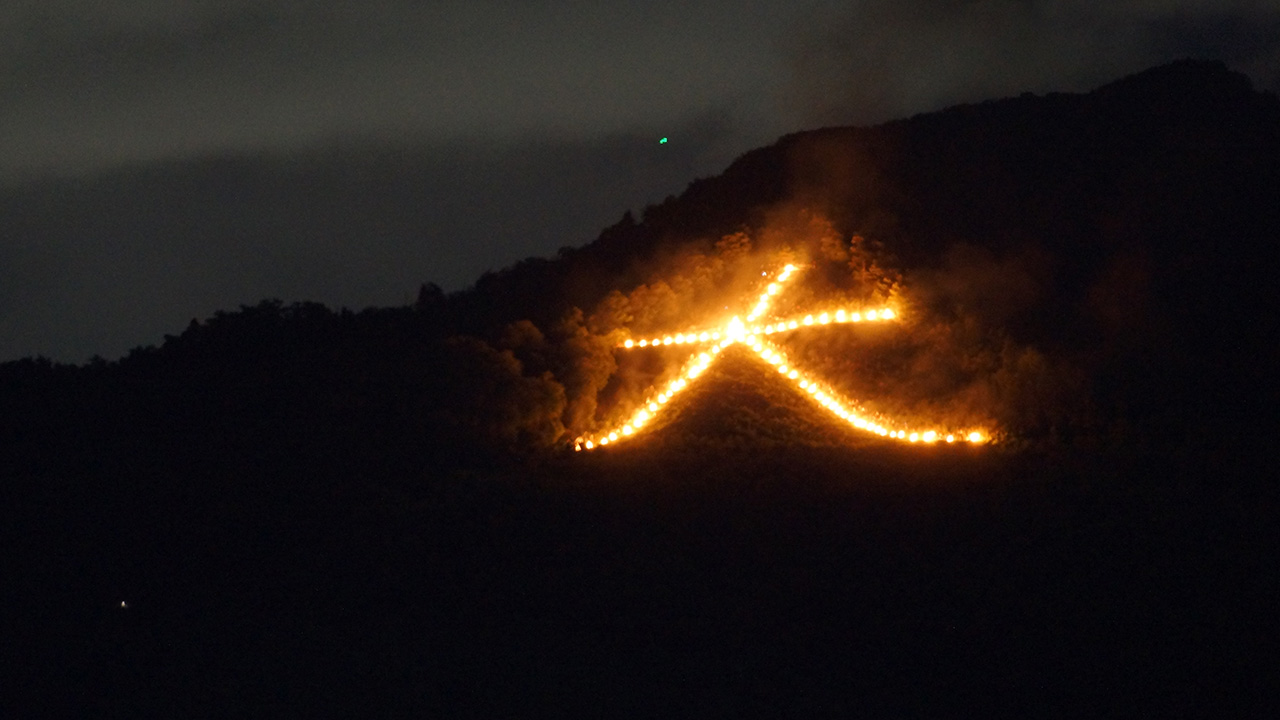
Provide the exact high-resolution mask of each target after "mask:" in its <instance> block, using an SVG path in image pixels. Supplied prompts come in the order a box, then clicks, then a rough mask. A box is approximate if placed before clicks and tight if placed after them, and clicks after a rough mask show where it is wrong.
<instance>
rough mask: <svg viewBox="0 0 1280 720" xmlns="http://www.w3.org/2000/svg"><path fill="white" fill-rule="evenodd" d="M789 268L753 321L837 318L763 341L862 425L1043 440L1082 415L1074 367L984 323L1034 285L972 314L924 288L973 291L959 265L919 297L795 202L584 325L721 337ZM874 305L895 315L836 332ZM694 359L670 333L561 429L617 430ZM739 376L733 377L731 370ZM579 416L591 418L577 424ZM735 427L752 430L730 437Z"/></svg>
mask: <svg viewBox="0 0 1280 720" xmlns="http://www.w3.org/2000/svg"><path fill="white" fill-rule="evenodd" d="M792 262H794V263H797V264H799V265H801V266H802V267H803V270H802V271H801V272H800V273H799V274H798V277H797V279H796V280H793V281H790V282H788V283H786V285H785V286H784V289H782V291H781V292H780V293H779V294H777V295H776V296H775V297H773V298H772V301H771V304H770V307H769V311H768V315H767V316H763V317H761V318H760V319H759V320H758V322H759V323H760V324H761V325H766V324H769V323H772V322H774V321H775V320H776V319H780V318H787V317H793V316H794V317H804V316H806V314H808V315H812V316H817V315H818V314H820V313H822V312H827V313H829V316H830V317H833V318H834V316H835V313H836V311H837V310H840V311H841V320H842V321H841V322H835V321H832V322H830V323H829V324H826V323H822V322H814V323H813V324H812V325H805V324H804V323H801V325H802V326H801V327H799V328H797V329H794V330H788V331H786V332H785V333H781V334H778V335H776V336H768V337H766V339H767V340H768V341H770V342H771V343H774V344H776V345H778V346H779V347H780V348H781V349H782V350H783V351H784V352H785V353H786V355H787V357H789V358H791V362H793V363H794V364H795V366H796V367H798V368H802V369H803V371H804V373H805V374H806V375H811V376H813V377H814V379H816V380H819V381H820V382H821V383H823V385H824V387H827V388H830V389H831V390H833V391H835V392H836V393H837V395H839V396H843V397H844V398H846V399H850V400H854V401H856V402H857V403H859V404H860V405H861V406H862V407H863V408H865V409H866V410H867V411H869V412H870V413H871V414H872V415H874V416H878V417H882V418H886V419H893V420H896V421H901V422H902V423H904V424H905V425H906V426H907V427H919V428H969V429H973V428H983V429H985V430H987V431H990V430H992V429H996V428H1000V429H1002V430H1003V432H1001V436H1002V437H1004V438H1006V439H1008V438H1012V437H1019V438H1029V437H1033V436H1043V435H1044V434H1045V433H1046V432H1047V431H1048V429H1049V428H1050V427H1056V426H1058V425H1064V424H1065V423H1069V422H1077V423H1078V422H1080V421H1081V420H1082V419H1083V418H1082V412H1083V405H1082V402H1083V398H1084V397H1085V395H1083V394H1082V393H1080V392H1079V390H1080V388H1079V387H1078V383H1077V382H1076V374H1075V373H1073V371H1072V369H1071V368H1070V367H1069V366H1067V365H1065V364H1062V363H1058V362H1057V361H1054V360H1052V359H1050V358H1049V357H1047V356H1046V355H1044V354H1043V353H1042V352H1040V351H1038V350H1037V349H1035V348H1033V347H1030V346H1026V345H1020V344H1018V343H1016V342H1014V341H1013V340H1012V339H1011V338H1010V337H1008V336H1007V335H1006V334H1005V333H1003V332H1002V331H1001V329H1000V324H999V323H1000V321H1001V319H1002V318H1001V316H1000V315H999V314H988V315H987V316H984V315H983V311H984V310H986V309H988V308H989V307H995V306H1000V305H1002V300H1001V298H1003V297H1013V296H1016V295H1018V294H1029V295H1032V296H1034V292H1035V291H1034V289H1028V288H1027V287H1020V286H1019V283H1018V282H1017V281H1014V282H1010V283H1004V284H1003V285H1001V284H999V283H995V284H993V286H992V287H988V288H987V294H986V300H987V301H988V303H989V304H988V305H982V304H977V305H974V306H973V307H968V303H967V299H968V296H966V295H965V294H963V293H957V292H953V293H951V294H947V293H945V292H939V291H938V290H936V289H933V290H931V289H929V283H930V282H932V283H933V284H935V285H937V286H939V287H943V288H945V287H949V286H948V285H947V282H950V283H952V284H954V286H955V287H961V288H969V287H970V286H971V285H977V286H981V285H982V284H983V277H982V276H983V274H984V273H986V274H988V275H989V274H990V269H988V268H981V269H967V268H962V267H959V266H958V267H957V269H955V270H954V271H951V272H941V273H938V274H936V275H935V276H934V277H932V278H928V277H927V276H926V282H925V284H924V286H923V287H924V288H925V289H924V290H916V289H915V288H914V287H913V285H912V281H911V277H910V275H909V274H904V273H903V272H902V271H901V270H900V269H898V268H897V267H896V266H895V264H894V258H893V257H892V255H891V254H890V253H889V252H887V251H886V249H885V248H884V246H883V244H882V243H880V242H879V241H877V240H874V239H868V238H866V237H863V236H861V235H853V236H844V235H842V234H841V233H840V232H839V231H837V230H836V229H835V228H834V226H833V225H832V223H831V222H830V221H829V220H827V219H826V218H825V217H823V216H822V215H821V214H819V213H815V212H812V211H809V210H805V209H801V208H798V207H797V206H795V205H789V204H788V205H784V206H780V207H779V208H777V209H776V210H775V211H774V212H772V213H770V220H769V221H768V223H767V224H766V225H765V226H764V227H762V228H759V229H757V230H754V231H752V232H749V233H748V232H740V233H735V234H732V235H728V236H725V237H723V238H721V239H720V240H719V241H718V242H716V243H715V244H714V247H713V248H712V249H711V250H698V249H694V248H692V247H690V248H687V249H685V250H684V251H677V252H672V253H670V254H669V255H668V256H667V257H665V258H663V259H661V260H659V261H656V262H655V263H654V265H653V268H652V269H651V271H650V272H651V277H650V280H649V281H648V282H645V283H642V284H640V285H638V286H636V287H634V288H633V289H631V290H630V291H629V292H626V293H624V292H620V291H614V292H612V293H611V294H609V296H607V297H606V298H605V299H604V300H603V301H602V302H601V303H600V304H599V305H598V306H597V307H596V308H595V310H594V311H593V312H592V313H591V315H590V317H589V320H588V327H589V328H590V330H591V332H592V333H593V334H594V335H596V336H597V337H600V338H605V339H607V340H608V341H609V343H610V344H611V345H612V346H613V347H615V348H616V347H618V346H619V345H621V344H622V342H623V341H624V340H626V339H632V338H641V337H647V336H659V337H660V336H662V335H667V336H668V337H669V336H671V335H677V336H679V335H680V334H682V333H686V332H690V331H693V332H698V331H702V330H706V329H708V328H712V329H718V328H722V327H724V326H725V323H726V322H727V321H728V318H729V317H730V316H738V317H747V313H748V311H749V310H750V305H751V304H753V303H754V298H755V297H756V296H757V295H759V293H760V292H761V291H762V290H763V289H764V285H765V284H766V283H768V282H769V281H770V280H769V278H767V277H766V278H762V274H763V273H764V272H768V271H776V270H777V269H778V268H781V267H782V266H783V265H784V264H786V263H792ZM939 278H946V282H942V281H940V280H939ZM988 279H989V278H988ZM1027 282H1030V281H1027ZM1024 284H1025V283H1024ZM880 307H891V308H894V309H895V310H896V317H895V319H894V320H893V321H892V322H885V323H870V322H863V323H861V324H854V323H846V322H843V320H844V318H845V317H846V313H849V314H850V315H849V317H851V316H852V315H851V313H854V312H857V313H859V314H862V313H865V312H866V311H867V310H868V309H870V308H880ZM904 318H905V319H904ZM691 352H692V353H693V354H695V355H696V354H697V353H698V350H692V351H691V350H690V348H689V347H688V346H683V345H682V344H681V342H680V341H679V339H678V337H677V340H676V343H675V344H674V345H673V346H670V347H668V346H662V347H654V348H649V349H647V350H646V349H638V350H636V351H634V352H631V351H628V352H620V353H618V357H617V362H618V364H619V365H618V368H619V370H618V373H617V374H616V375H614V376H613V377H612V378H610V380H609V382H608V383H607V384H602V385H598V386H597V389H598V390H599V393H598V395H595V396H593V397H590V398H588V399H586V400H585V401H584V402H586V403H588V404H595V403H598V404H599V406H600V412H599V413H598V414H597V415H596V416H595V417H594V418H587V417H585V416H582V415H579V416H578V417H577V418H576V419H577V420H578V421H579V422H577V423H566V424H567V425H568V429H569V430H570V431H571V432H588V431H592V430H596V429H598V428H600V427H605V428H609V427H622V423H623V422H625V419H626V418H627V417H629V416H630V414H631V413H632V412H633V411H634V410H635V409H636V408H637V407H640V406H641V405H642V404H644V403H648V402H649V399H647V394H649V393H651V392H653V391H652V388H654V387H665V386H666V385H667V384H669V383H671V382H673V381H674V380H676V379H677V378H678V377H679V375H680V373H681V372H682V371H683V369H684V368H685V365H686V362H687V361H688V360H689V357H690V354H691ZM739 364H741V363H740V362H739ZM757 369H758V370H759V373H760V374H759V375H758V376H757V380H758V384H759V385H760V387H758V388H757V389H756V391H757V392H758V393H761V394H764V393H766V392H770V393H774V394H775V395H776V392H777V388H771V387H769V389H768V390H766V388H767V387H768V386H769V384H768V379H769V377H770V376H771V375H772V371H773V370H774V368H773V367H770V366H769V365H766V364H763V363H761V364H760V365H759V367H758V368H757ZM715 372H716V371H715V370H714V369H712V370H711V373H712V375H713V376H714V375H715ZM738 376H739V378H741V377H744V376H743V375H742V373H741V371H740V370H739V372H738ZM736 382H737V383H738V384H739V385H740V384H741V382H742V381H741V379H739V380H738V381H736ZM582 389H583V390H588V388H585V387H584V388H582ZM792 392H794V391H792ZM573 396H574V393H570V397H571V398H573ZM666 412H668V413H669V412H670V410H667V411H666ZM584 420H590V421H591V422H588V423H586V424H581V421H584ZM773 420H774V421H778V420H779V418H777V417H774V419H773ZM742 422H743V421H741V420H740V421H739V424H741V423H742ZM662 424H663V423H662V422H659V426H660V425H662ZM755 430H756V431H757V432H758V433H759V437H761V438H764V437H768V436H769V435H770V431H769V430H768V429H767V428H756V429H755ZM743 431H745V432H752V430H751V429H750V428H747V429H745V430H743V429H742V428H739V432H743ZM966 432H967V431H966Z"/></svg>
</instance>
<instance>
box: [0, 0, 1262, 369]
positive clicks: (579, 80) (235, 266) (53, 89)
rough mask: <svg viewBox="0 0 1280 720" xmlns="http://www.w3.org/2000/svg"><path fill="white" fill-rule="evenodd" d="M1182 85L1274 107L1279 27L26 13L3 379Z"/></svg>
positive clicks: (457, 274) (976, 13) (369, 298)
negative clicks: (1070, 104)
mask: <svg viewBox="0 0 1280 720" xmlns="http://www.w3.org/2000/svg"><path fill="white" fill-rule="evenodd" d="M1185 56H1195V57H1203V58H1215V59H1220V60H1223V61H1225V62H1227V63H1228V64H1229V65H1230V66H1231V67H1232V68H1233V69H1236V70H1239V71H1242V72H1245V73H1246V74H1248V75H1249V76H1250V77H1251V78H1252V79H1253V81H1254V83H1255V85H1256V86H1258V87H1259V88H1264V89H1270V90H1275V89H1277V87H1280V0H1256V1H1253V2H1246V1H1244V0H1236V1H1233V0H1145V1H1143V0H1126V1H1121V2H1115V3H1107V4H1102V5H1101V6H1100V4H1098V3H1094V2H1085V1H1084V0H1063V1H1060V2H1048V1H1044V2H1041V1H1028V2H966V1H962V0H932V1H928V0H907V1H881V0H871V1H869V2H835V1H833V0H792V1H791V2H787V3H777V2H758V1H757V0H733V1H732V2H730V1H728V0H723V1H722V0H715V1H714V2H700V3H689V2H671V1H669V0H652V1H651V2H645V3H625V4H624V3H619V2H609V1H608V0H593V1H592V2H554V3H552V2H543V1H541V0H519V1H510V2H500V1H493V0H467V1H466V2H454V1H453V0H439V1H437V2H431V3H421V2H408V1H407V0H406V1H404V2H401V1H398V0H362V1H361V2H358V3H357V2H351V3H343V2H308V1H306V0H295V1H285V0H254V1H253V2H245V1H242V0H218V1H217V2H214V1H212V0H210V1H208V2H198V1H195V0H165V1H164V2H155V1H149V0H133V1H126V0H14V1H11V2H7V3H4V5H3V6H2V7H0V360H8V359H13V358H18V357H22V356H27V355H33V354H43V355H46V356H49V357H52V358H54V359H56V360H60V361H66V362H82V361H84V360H86V359H88V358H89V357H90V356H91V355H94V354H100V355H102V356H104V357H107V358H114V357H118V356H120V355H121V354H123V353H124V352H126V351H127V350H128V349H129V348H131V347H133V346H136V345H143V344H154V343H158V342H160V341H161V340H162V338H163V335H164V333H177V332H180V331H181V330H182V329H183V327H185V325H186V324H187V322H189V321H190V319H191V318H193V317H199V318H203V317H207V316H208V315H210V314H212V313H213V312H214V311H216V310H219V309H228V310H233V309H235V308H236V307H238V306H239V305H240V304H253V303H255V302H257V301H258V300H260V299H262V298H265V297H278V298H281V299H283V300H285V301H287V302H288V301H295V300H316V301H320V302H324V303H326V304H329V305H332V306H347V307H351V308H353V309H359V308H362V307H365V306H369V305H391V304H402V303H405V302H408V301H410V300H412V298H413V297H414V294H415V293H416V290H417V288H418V285H419V284H420V283H423V282H428V281H430V282H435V283H437V284H439V285H441V286H442V287H443V288H445V289H446V290H456V289H460V288H463V287H465V286H467V285H469V284H471V283H472V282H474V281H475V279H476V278H477V277H478V276H479V275H480V273H482V272H484V271H485V270H489V269H498V268H501V267H503V266H506V265H509V264H511V263H513V262H515V261H517V260H519V259H521V258H523V257H527V256H530V255H542V256H546V255H550V254H553V253H554V252H555V251H556V250H557V249H558V248H560V247H563V246H576V245H581V244H583V243H586V242H588V241H590V240H591V239H593V238H594V237H595V235H596V234H597V233H598V232H599V230H600V229H601V228H602V227H604V226H606V225H609V224H611V223H613V222H614V221H616V220H617V219H618V218H619V217H620V216H621V215H622V213H623V212H624V211H625V210H627V209H633V210H639V209H641V208H643V207H644V206H645V205H646V204H647V203H651V202H655V201H659V200H661V199H662V198H663V197H665V196H667V195H669V194H678V193H679V192H681V191H682V190H683V189H684V187H685V185H687V183H688V182H689V181H691V180H693V179H694V178H696V177H701V176H707V175H712V174H715V173H718V172H719V171H721V170H722V169H723V168H724V166H725V165H726V164H727V163H728V162H729V161H731V160H732V159H733V158H734V157H736V156H737V155H739V154H741V153H742V152H744V151H746V150H749V149H751V148H752V147H756V146H759V145H763V144H767V143H769V142H772V141H773V140H774V139H775V138H776V137H777V136H779V135H781V134H783V133H786V132H791V131H796V130H802V129H807V128H812V127H818V126H822V125H835V124H861V123H872V122H877V121H881V120H885V119H889V118H893V117H900V116H904V115H910V114H914V113H918V112H924V111H929V110H934V109H938V108H940V107H944V106H946V105H949V104H954V103H956V102H964V101H974V100H981V99H986V98H991V97H999V96H1005V95H1012V94H1017V93H1020V92H1023V91H1031V92H1048V91H1053V90H1060V91H1084V90H1088V89H1090V88H1091V87H1093V86H1095V85H1097V84H1100V83H1102V82H1106V81H1109V80H1112V79H1115V78H1117V77H1119V76H1122V75H1124V74H1127V73H1131V72H1135V71H1138V70H1141V69H1144V68H1146V67H1149V66H1152V65H1155V64H1159V63H1162V62H1165V61H1168V60H1172V59H1175V58H1178V57H1185ZM662 137H667V138H669V142H667V143H665V144H661V143H659V140H660V138H662Z"/></svg>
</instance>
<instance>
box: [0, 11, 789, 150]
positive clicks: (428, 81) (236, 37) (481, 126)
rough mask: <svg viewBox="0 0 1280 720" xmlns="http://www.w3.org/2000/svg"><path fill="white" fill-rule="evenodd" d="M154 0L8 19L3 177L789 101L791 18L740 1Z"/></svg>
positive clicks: (654, 126)
mask: <svg viewBox="0 0 1280 720" xmlns="http://www.w3.org/2000/svg"><path fill="white" fill-rule="evenodd" d="M810 4H811V3H810ZM803 5H804V4H803V3H802V5H801V9H803ZM148 6H149V4H147V3H142V4H138V3H105V4H98V3H84V2H66V1H64V2H52V3H42V4H38V5H36V4H32V5H29V6H27V8H26V9H25V10H24V9H21V8H19V9H16V10H15V9H11V10H9V11H8V12H7V13H6V17H5V19H4V20H3V21H2V22H0V41H4V42H3V43H2V44H3V46H4V47H7V48H8V50H7V51H4V52H2V53H0V70H3V71H4V72H3V73H0V75H2V76H3V77H6V78H9V80H8V81H7V82H5V83H4V84H3V85H0V106H2V107H5V108H7V109H6V111H5V112H4V113H3V115H0V133H3V135H4V136H6V137H8V138H9V139H11V140H12V141H13V142H11V143H6V144H5V145H4V148H5V149H4V150H3V151H0V171H4V170H8V171H9V173H13V172H15V171H20V170H27V169H31V168H37V169H38V168H52V169H55V170H56V169H60V168H68V167H70V168H83V167H85V166H90V167H92V166H101V165H111V164H114V163H118V162H126V161H131V160H135V161H136V160H150V159H165V158H173V157H190V156H193V155H201V154H208V153H211V152H224V151H227V150H232V151H239V150H243V149H245V148H251V149H258V148H268V149H278V148H280V147H300V146H306V145H308V144H310V143H314V142H317V141H323V140H327V139H329V138H332V137H335V136H355V137H370V136H372V137H377V138H380V139H384V140H385V139H388V138H404V137H411V138H414V139H422V138H426V139H428V140H432V141H437V140H439V139H441V138H455V139H456V138H462V137H480V138H485V139H490V138H493V137H494V136H501V137H504V138H512V137H526V136H541V135H547V134H551V135H555V136H557V137H558V138H560V139H575V138H583V137H601V136H605V135H609V134H616V133H619V132H627V131H634V130H638V129H645V130H648V131H651V132H664V131H665V128H666V127H669V126H671V125H674V124H680V123H684V122H688V121H689V120H691V119H693V118H696V117H699V116H702V115H704V114H705V113H707V112H710V111H713V110H717V109H721V108H725V107H729V106H733V105H735V104H736V105H738V106H739V107H742V108H747V114H748V115H749V116H750V117H751V118H752V120H753V123H752V124H753V125H758V124H759V120H760V118H763V117H766V116H768V115H771V114H774V113H775V108H771V107H768V102H767V100H766V101H765V102H763V103H762V102H760V95H761V90H762V89H764V90H766V91H767V90H768V89H769V88H770V87H771V86H776V84H777V82H778V81H779V79H780V78H781V74H780V68H781V65H780V62H779V59H778V58H777V56H776V54H775V53H773V52H772V50H771V49H770V43H771V38H772V37H773V36H774V35H775V34H776V32H778V26H779V24H778V22H776V20H777V18H775V12H774V11H771V10H767V9H761V8H752V7H750V6H747V7H745V8H738V9H737V10H733V8H734V7H735V4H730V3H727V2H713V3H707V4H701V5H698V6H696V7H686V6H685V4H684V3H674V2H656V3H649V4H645V5H643V6H634V7H633V6H630V5H628V6H608V5H602V4H600V3H588V2H568V3H550V2H510V1H498V0H476V1H469V2H440V3H409V2H398V1H396V0H372V1H371V2H360V3H332V2H326V3H318V2H282V1H280V0H275V1H274V2H271V1H268V2H262V3H199V2H190V1H188V2H177V3H173V4H172V5H159V6H156V7H155V8H152V9H147V8H148ZM138 7H141V8H143V10H138V9H137V8H138ZM731 10H732V11H731ZM795 12H797V10H795V9H792V10H789V11H788V13H795ZM767 95H768V93H767V92H766V97H767ZM778 130H779V128H778V127H777V125H776V123H773V124H771V127H769V128H768V131H770V132H777V131H778ZM752 139H757V138H756V137H755V134H754V133H753V138H752Z"/></svg>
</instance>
